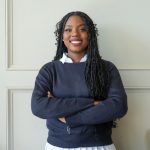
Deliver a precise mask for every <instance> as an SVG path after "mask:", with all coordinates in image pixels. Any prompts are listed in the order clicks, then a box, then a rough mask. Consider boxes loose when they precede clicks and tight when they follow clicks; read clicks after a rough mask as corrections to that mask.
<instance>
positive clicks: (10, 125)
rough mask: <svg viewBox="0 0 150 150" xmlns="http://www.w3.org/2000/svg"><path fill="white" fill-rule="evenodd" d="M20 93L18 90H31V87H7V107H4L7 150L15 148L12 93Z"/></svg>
mask: <svg viewBox="0 0 150 150" xmlns="http://www.w3.org/2000/svg"><path fill="white" fill-rule="evenodd" d="M18 92H19V93H20V92H32V88H22V87H19V88H8V89H7V97H8V99H7V109H6V114H7V119H6V120H7V122H6V124H7V131H6V132H7V134H6V135H7V138H6V143H7V146H6V147H7V150H15V149H14V108H13V103H14V94H15V93H18Z"/></svg>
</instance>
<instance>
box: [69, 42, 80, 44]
mask: <svg viewBox="0 0 150 150" xmlns="http://www.w3.org/2000/svg"><path fill="white" fill-rule="evenodd" d="M71 43H73V44H78V43H81V41H71Z"/></svg>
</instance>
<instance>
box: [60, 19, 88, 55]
mask: <svg viewBox="0 0 150 150" xmlns="http://www.w3.org/2000/svg"><path fill="white" fill-rule="evenodd" d="M63 41H64V44H65V46H66V47H67V49H68V53H69V52H72V53H83V52H84V53H85V50H86V48H87V46H88V32H87V28H86V26H85V23H84V22H83V20H82V19H81V17H79V16H71V17H70V18H69V19H68V20H67V22H66V24H65V28H64V33H63Z"/></svg>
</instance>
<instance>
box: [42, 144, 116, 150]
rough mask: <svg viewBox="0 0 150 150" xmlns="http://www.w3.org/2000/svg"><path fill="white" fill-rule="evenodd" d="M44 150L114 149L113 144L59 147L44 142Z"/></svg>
mask: <svg viewBox="0 0 150 150" xmlns="http://www.w3.org/2000/svg"><path fill="white" fill-rule="evenodd" d="M45 150H116V148H115V145H114V144H111V145H106V146H94V147H79V148H61V147H56V146H53V145H51V144H49V143H46V145H45Z"/></svg>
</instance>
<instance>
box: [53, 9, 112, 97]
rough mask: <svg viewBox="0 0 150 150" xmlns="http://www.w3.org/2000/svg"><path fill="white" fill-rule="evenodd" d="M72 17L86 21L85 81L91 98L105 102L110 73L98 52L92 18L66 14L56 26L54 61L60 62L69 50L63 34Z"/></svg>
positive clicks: (80, 13) (77, 14) (73, 13)
mask: <svg viewBox="0 0 150 150" xmlns="http://www.w3.org/2000/svg"><path fill="white" fill-rule="evenodd" d="M70 16H79V17H81V19H82V20H83V21H84V23H85V25H86V27H87V32H88V48H87V60H86V67H85V72H84V74H85V80H86V84H87V86H88V89H89V92H90V95H91V97H93V98H94V99H96V100H104V99H105V98H106V97H107V93H108V87H109V73H108V71H107V68H106V66H105V64H104V60H103V59H102V58H101V56H100V54H99V51H98V44H97V36H98V30H97V28H96V25H95V24H94V23H93V21H92V20H91V18H90V17H89V16H88V15H87V14H85V13H83V12H80V11H75V12H70V13H68V14H66V15H65V16H64V17H63V18H62V19H61V21H60V22H58V23H57V24H56V31H55V32H54V33H55V35H56V41H57V43H56V44H57V52H56V56H55V57H54V60H59V59H60V58H61V57H62V56H63V53H64V52H67V48H66V46H65V44H64V42H63V33H64V28H65V24H66V22H67V20H68V19H69V17H70Z"/></svg>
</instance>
